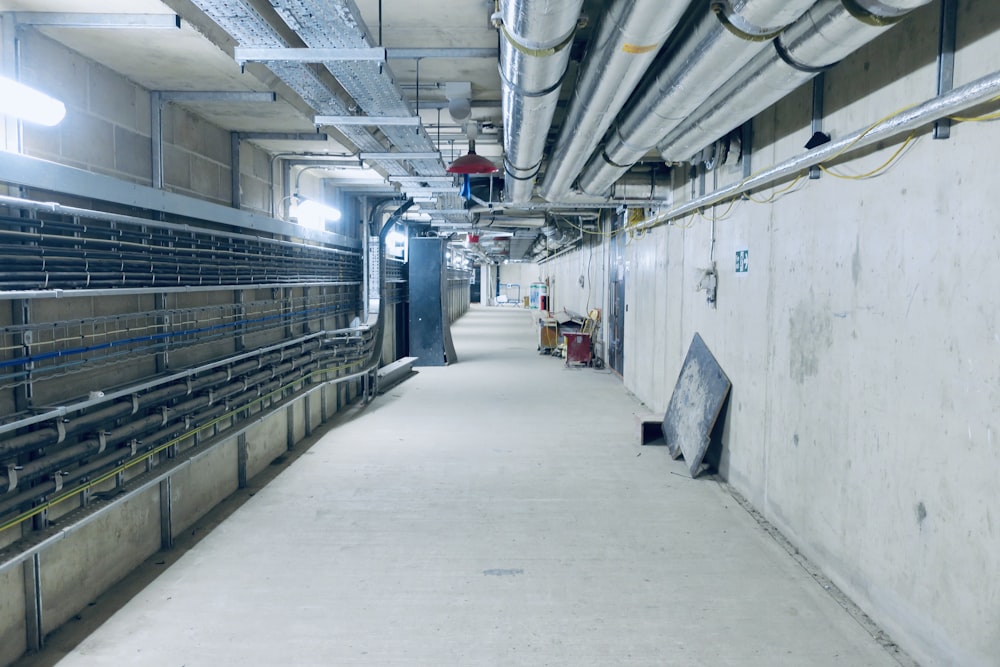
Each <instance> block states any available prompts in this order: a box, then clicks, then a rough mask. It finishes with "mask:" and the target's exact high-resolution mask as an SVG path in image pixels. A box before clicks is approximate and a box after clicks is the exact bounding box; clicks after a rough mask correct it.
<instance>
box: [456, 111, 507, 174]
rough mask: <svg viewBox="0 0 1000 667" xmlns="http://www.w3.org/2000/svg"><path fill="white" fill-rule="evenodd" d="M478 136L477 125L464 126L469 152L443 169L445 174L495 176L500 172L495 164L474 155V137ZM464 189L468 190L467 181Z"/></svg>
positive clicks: (472, 123) (471, 123)
mask: <svg viewBox="0 0 1000 667" xmlns="http://www.w3.org/2000/svg"><path fill="white" fill-rule="evenodd" d="M478 135H479V125H478V124H477V123H474V122H470V123H468V124H467V125H466V136H467V137H468V138H469V152H468V153H466V154H465V155H463V156H462V157H460V158H458V159H457V160H455V161H454V162H452V163H451V164H450V165H449V166H448V168H447V169H445V171H446V172H448V173H449V174H462V175H463V176H468V175H470V174H495V173H496V172H498V171H500V169H499V168H498V167H497V166H496V165H495V164H493V163H492V162H490V161H489V160H487V159H486V158H484V157H482V156H481V155H476V137H477V136H478ZM466 188H468V179H466Z"/></svg>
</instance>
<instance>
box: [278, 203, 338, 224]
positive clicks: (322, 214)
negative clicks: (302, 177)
mask: <svg viewBox="0 0 1000 667" xmlns="http://www.w3.org/2000/svg"><path fill="white" fill-rule="evenodd" d="M288 215H289V217H291V218H295V219H296V220H297V221H298V223H299V224H300V225H302V226H303V227H309V228H310V229H326V223H327V221H332V222H337V221H338V220H340V218H341V213H340V211H339V210H337V209H335V208H333V207H332V206H327V205H326V204H323V203H320V202H318V201H315V200H312V199H306V198H305V197H303V196H301V195H295V198H294V199H293V200H292V206H291V209H290V210H289V212H288Z"/></svg>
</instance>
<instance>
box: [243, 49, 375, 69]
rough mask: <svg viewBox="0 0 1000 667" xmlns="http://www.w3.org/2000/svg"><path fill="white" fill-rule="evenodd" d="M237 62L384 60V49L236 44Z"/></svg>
mask: <svg viewBox="0 0 1000 667" xmlns="http://www.w3.org/2000/svg"><path fill="white" fill-rule="evenodd" d="M233 58H234V59H235V60H236V62H237V64H239V65H245V64H246V63H250V62H294V63H326V62H337V61H345V60H346V61H355V62H356V61H372V62H385V59H386V55H385V49H378V48H373V49H346V48H344V49H341V48H324V49H308V48H283V47H277V48H268V47H245V46H238V47H236V49H235V50H234V52H233Z"/></svg>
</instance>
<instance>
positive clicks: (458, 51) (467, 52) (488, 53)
mask: <svg viewBox="0 0 1000 667" xmlns="http://www.w3.org/2000/svg"><path fill="white" fill-rule="evenodd" d="M386 56H387V57H388V58H389V59H390V60H405V59H410V60H413V59H416V60H420V59H423V58H456V59H462V58H494V59H499V58H500V51H499V50H498V49H495V48H485V49H479V48H464V47H454V48H450V47H445V48H390V49H386Z"/></svg>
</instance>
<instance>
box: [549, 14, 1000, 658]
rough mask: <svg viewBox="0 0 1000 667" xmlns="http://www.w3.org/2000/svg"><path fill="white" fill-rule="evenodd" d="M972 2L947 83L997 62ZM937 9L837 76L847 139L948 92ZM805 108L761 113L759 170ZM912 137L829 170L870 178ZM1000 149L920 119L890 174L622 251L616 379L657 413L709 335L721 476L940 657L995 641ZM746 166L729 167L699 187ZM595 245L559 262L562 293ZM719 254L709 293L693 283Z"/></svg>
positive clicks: (723, 215)
mask: <svg viewBox="0 0 1000 667" xmlns="http://www.w3.org/2000/svg"><path fill="white" fill-rule="evenodd" d="M959 8H960V12H959V35H958V42H959V51H958V54H957V67H956V85H962V84H964V83H967V82H969V81H971V80H972V79H974V78H976V77H979V76H983V75H985V74H987V73H990V72H991V71H995V70H996V69H997V63H1000V6H998V5H997V3H984V2H974V1H972V0H962V1H961V2H960V3H959ZM939 10H940V7H939V3H933V4H932V5H930V6H928V7H925V8H924V9H922V10H920V11H918V12H916V13H915V14H914V15H912V16H911V17H910V18H908V19H907V20H906V21H904V22H903V23H901V24H900V25H899V26H897V27H895V28H893V29H892V30H891V31H889V32H888V33H887V34H885V35H884V36H883V37H882V38H881V39H880V40H878V41H876V42H874V43H873V44H871V45H870V46H869V47H867V48H865V49H863V50H861V51H860V52H858V53H857V54H855V55H854V56H852V57H850V58H848V59H847V60H845V61H844V62H843V63H841V64H840V65H838V66H837V67H836V68H835V69H833V70H832V71H830V72H829V73H828V74H827V78H826V89H825V92H826V115H825V120H824V125H825V128H826V130H827V131H829V132H830V133H831V134H832V135H833V136H834V137H835V138H837V137H842V136H844V135H846V134H847V133H849V132H852V131H855V130H859V129H864V128H866V127H868V126H869V125H871V124H872V123H873V122H875V121H876V120H878V119H880V118H882V117H884V116H886V115H887V114H891V113H893V112H895V111H897V110H899V109H901V108H903V107H907V106H910V105H912V104H915V103H919V102H922V101H923V100H926V99H928V98H931V97H933V96H934V95H935V92H936V89H935V82H936V69H935V60H936V53H937V35H938V13H939ZM988 110H993V111H995V110H996V105H995V104H994V105H992V106H991V107H988ZM810 113H811V90H810V86H806V87H805V88H804V89H802V90H799V91H798V92H796V93H795V94H793V95H792V96H791V97H789V98H788V99H787V100H785V101H783V102H781V103H779V104H777V105H776V106H775V107H773V108H771V109H769V110H767V111H766V112H764V113H762V114H761V115H760V116H759V117H757V118H756V119H755V121H754V125H755V135H756V138H755V143H754V146H755V152H754V157H753V168H754V170H755V171H756V170H760V169H763V168H766V167H767V166H769V165H771V164H774V163H776V162H779V161H781V160H783V159H786V158H787V157H790V156H792V155H796V154H799V153H801V152H803V150H804V148H803V145H804V144H805V142H806V140H807V139H808V138H809V136H810V135H811V132H810V129H809V122H810ZM901 141H902V139H900V140H897V141H894V142H891V143H890V144H887V145H885V146H884V147H882V148H881V149H880V150H872V151H869V152H868V154H866V155H864V156H862V157H860V158H858V159H856V160H851V161H849V162H847V163H844V164H842V165H840V166H838V167H835V171H838V172H840V173H842V174H859V173H863V172H865V171H868V170H871V169H873V168H875V167H877V166H878V165H880V164H881V163H883V162H884V161H886V160H887V159H889V157H890V156H891V155H892V153H893V152H894V151H896V150H897V149H898V148H899V147H900V145H901ZM998 148H1000V124H998V123H995V122H994V123H961V124H959V125H957V126H956V127H954V128H953V137H952V138H951V139H950V140H947V141H935V140H933V139H932V138H931V136H930V134H929V132H928V131H927V130H923V131H921V132H919V133H918V134H917V136H916V137H915V142H914V143H913V144H912V146H910V147H908V148H907V149H906V150H905V151H904V152H903V154H902V155H901V156H900V159H899V161H898V162H897V163H895V164H894V166H892V167H891V168H890V169H889V170H888V171H887V172H886V173H884V174H883V175H881V176H879V177H877V178H872V179H869V180H861V181H851V180H842V179H838V178H834V177H831V176H829V175H826V174H824V175H823V176H822V177H821V178H820V179H819V180H811V181H810V180H806V181H803V182H800V183H798V184H797V185H796V187H795V188H793V190H792V191H791V192H789V193H787V194H784V195H780V196H778V198H777V199H776V201H775V202H773V203H771V204H755V203H752V202H741V203H738V204H736V205H735V206H734V207H733V209H732V210H728V208H729V207H728V204H727V205H724V206H718V207H715V209H714V210H708V211H706V212H705V215H706V217H707V218H708V219H707V220H706V219H704V218H701V217H695V218H694V219H688V220H683V221H680V223H681V224H680V225H678V226H673V227H661V228H658V229H656V230H654V231H652V232H650V233H648V234H647V235H646V236H645V237H642V238H635V239H632V240H630V242H629V245H628V247H627V257H626V259H627V268H626V281H627V288H626V289H627V303H628V305H629V310H628V313H627V314H626V338H625V345H626V347H625V372H624V377H625V386H626V388H627V389H629V390H630V391H633V392H634V393H635V394H636V395H637V396H638V397H639V398H640V399H641V400H643V401H644V402H645V403H646V404H648V405H649V406H650V407H652V408H655V409H656V410H657V411H662V410H665V408H666V405H667V402H668V401H669V398H670V394H671V391H672V389H673V385H674V382H675V380H676V378H677V375H678V373H679V371H680V367H681V363H682V362H683V359H684V355H685V352H686V350H687V346H688V345H689V344H690V341H691V338H692V336H693V335H694V333H695V332H699V333H701V335H702V336H703V337H704V339H705V341H706V342H707V344H708V345H709V347H710V348H711V349H712V351H713V352H714V353H715V355H716V357H718V359H719V361H720V363H721V365H722V367H723V368H724V369H725V370H726V372H727V373H728V374H729V376H730V378H731V379H732V381H733V392H732V396H731V400H730V404H729V411H728V415H727V416H726V427H725V434H724V442H725V454H724V460H723V464H722V473H723V474H724V475H725V476H726V477H727V478H728V479H729V480H730V481H731V482H732V483H733V484H734V485H735V486H736V487H737V488H738V489H739V490H740V491H741V492H743V493H744V494H745V495H747V496H748V497H749V499H750V500H751V501H752V502H753V504H754V505H755V506H756V507H757V508H758V509H760V510H761V511H762V512H763V513H764V515H765V516H766V517H767V518H768V519H769V520H770V521H772V522H773V523H775V524H776V525H777V526H779V527H780V528H781V530H782V531H783V532H784V533H785V534H786V535H787V536H788V537H789V538H790V539H791V540H792V542H793V543H794V544H795V545H796V546H797V547H798V548H799V549H800V550H801V551H802V552H803V553H804V554H806V555H807V556H808V557H809V558H810V559H811V560H812V561H813V562H814V563H816V564H818V565H819V566H820V567H821V568H822V570H823V571H824V572H825V573H826V574H827V575H828V576H830V577H831V578H832V579H833V581H834V582H835V583H836V584H837V585H838V586H839V587H840V588H842V589H843V590H844V591H845V592H846V593H847V594H848V595H850V597H851V598H853V599H854V600H855V601H856V602H857V603H858V604H859V605H860V606H861V607H862V608H863V609H864V610H865V611H866V612H868V613H869V614H870V615H871V616H872V617H873V618H874V619H875V620H876V621H877V622H878V623H880V624H881V625H882V626H883V627H884V628H885V629H886V630H887V631H888V632H889V633H890V635H891V636H892V637H893V638H894V639H895V640H896V641H898V642H899V643H900V644H901V645H902V646H903V648H904V649H906V650H907V651H908V652H910V654H911V655H913V656H914V657H915V658H916V659H917V660H918V661H920V663H921V664H926V665H968V666H986V665H996V664H997V656H1000V631H998V626H997V619H998V618H1000V578H998V577H997V573H998V572H1000V512H998V510H997V504H996V502H995V498H996V474H997V471H998V470H1000V445H998V442H1000V417H998V415H1000V412H998V410H997V406H998V405H1000V384H998V383H997V377H998V371H1000V366H998V360H1000V333H998V332H1000V316H998V313H1000V292H998V291H997V289H996V286H997V285H1000V253H998V250H997V248H998V241H1000V236H998V231H997V230H998V226H997V218H996V206H995V203H994V197H995V190H996V183H997V180H996V175H995V171H996V170H995V167H994V165H993V162H994V155H995V153H996V150H997V149H998ZM741 178H742V176H741V172H740V170H739V169H738V168H736V169H732V170H728V169H721V170H717V171H715V172H712V173H709V174H708V177H707V184H708V189H709V190H711V189H712V187H713V184H714V183H716V182H717V184H718V185H720V186H721V185H726V184H729V183H734V182H738V181H739V180H741ZM696 189H697V187H696ZM691 190H692V187H691V183H690V182H684V183H683V184H681V185H680V187H678V188H677V190H676V191H675V197H676V200H677V202H679V203H683V202H684V201H687V200H689V199H690V198H691ZM768 194H769V192H762V193H759V194H758V195H757V197H758V198H766V197H767V196H768ZM713 215H714V216H715V217H716V218H717V220H716V223H715V233H714V237H715V240H714V252H713V232H712V229H713V225H712V222H711V218H712V217H713ZM685 226H688V227H687V228H685ZM738 250H748V251H749V271H748V272H747V273H736V271H735V254H736V252H737V251H738ZM585 252H586V251H584V252H581V253H577V254H576V259H575V260H573V259H569V258H567V259H565V260H557V261H555V262H552V263H551V264H547V265H545V266H551V269H550V270H553V271H554V273H555V281H554V282H555V285H556V289H557V295H558V299H561V300H563V301H564V302H565V301H567V300H568V297H567V296H566V291H565V289H564V286H566V285H571V284H573V282H574V281H575V280H577V278H578V275H579V273H580V268H579V267H580V266H581V265H582V264H583V256H584V255H585ZM713 255H714V260H715V261H716V263H717V266H718V271H719V289H718V304H717V307H716V308H712V307H710V306H709V305H708V304H707V303H706V299H705V294H704V292H698V291H697V285H698V282H699V279H700V270H701V269H702V268H705V267H707V266H709V265H710V263H711V262H712V259H713ZM557 303H558V300H557ZM664 511H669V508H664ZM720 548H722V549H724V548H725V545H724V543H721V544H720Z"/></svg>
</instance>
